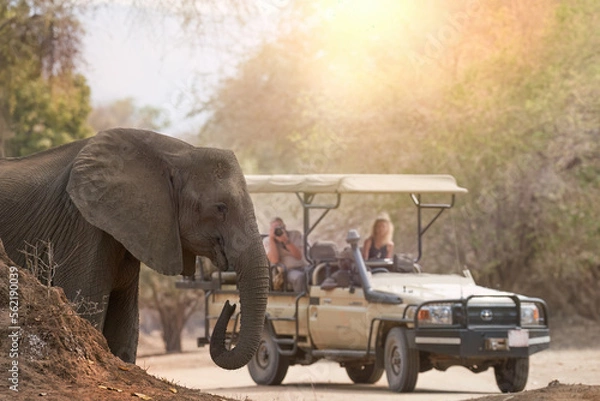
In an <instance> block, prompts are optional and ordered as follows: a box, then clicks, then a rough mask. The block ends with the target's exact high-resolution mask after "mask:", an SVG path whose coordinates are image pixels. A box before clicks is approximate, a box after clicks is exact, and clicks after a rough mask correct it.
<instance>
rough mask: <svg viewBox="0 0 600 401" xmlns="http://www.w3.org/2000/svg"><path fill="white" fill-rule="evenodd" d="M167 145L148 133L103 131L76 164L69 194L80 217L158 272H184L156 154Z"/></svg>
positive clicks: (167, 180) (164, 170) (166, 178)
mask: <svg viewBox="0 0 600 401" xmlns="http://www.w3.org/2000/svg"><path fill="white" fill-rule="evenodd" d="M171 141H176V142H179V141H177V140H175V139H173V138H167V137H164V136H162V135H159V134H156V133H154V132H150V131H138V130H126V129H114V130H108V131H103V132H100V133H99V134H97V135H96V136H95V137H92V138H90V139H89V142H88V143H87V144H86V145H85V146H84V147H83V148H82V149H81V151H80V152H79V154H78V155H77V157H76V158H75V160H74V163H73V168H72V170H71V175H70V178H69V182H68V185H67V192H68V193H69V195H70V197H71V199H72V200H73V202H74V203H75V206H77V208H78V209H79V211H80V212H81V214H82V215H83V217H84V218H85V219H86V220H87V221H88V222H89V223H90V224H92V225H94V226H96V227H98V228H100V229H101V230H103V231H106V232H107V233H109V234H110V235H112V236H113V237H114V238H115V239H116V240H117V241H119V242H120V243H122V244H123V245H124V246H125V248H127V250H128V251H129V252H131V254H133V256H135V257H136V258H137V259H139V260H140V261H142V262H143V263H145V264H146V265H148V266H149V267H151V268H152V269H154V270H156V271H157V272H160V273H163V274H168V275H175V274H180V273H181V272H182V270H183V260H182V257H183V256H182V246H181V240H180V236H179V224H178V216H177V206H176V204H175V200H174V191H173V185H172V181H171V174H170V171H169V168H168V167H167V165H166V163H165V162H164V161H163V159H162V158H161V157H160V154H159V152H168V151H169V149H170V148H169V146H168V145H171V147H172V145H173V143H171Z"/></svg>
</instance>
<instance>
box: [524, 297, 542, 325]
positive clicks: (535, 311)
mask: <svg viewBox="0 0 600 401" xmlns="http://www.w3.org/2000/svg"><path fill="white" fill-rule="evenodd" d="M542 324H544V318H543V316H541V314H540V309H539V308H538V306H537V305H536V304H534V303H532V302H523V303H522V304H521V326H538V325H542Z"/></svg>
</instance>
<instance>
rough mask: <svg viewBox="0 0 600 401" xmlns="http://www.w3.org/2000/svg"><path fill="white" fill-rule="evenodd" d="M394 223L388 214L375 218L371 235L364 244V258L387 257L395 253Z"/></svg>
mask: <svg viewBox="0 0 600 401" xmlns="http://www.w3.org/2000/svg"><path fill="white" fill-rule="evenodd" d="M393 235H394V225H393V224H392V222H391V221H390V219H389V217H387V216H380V217H378V218H377V219H375V222H374V223H373V228H372V229H371V236H370V237H369V238H367V239H366V240H365V243H364V245H363V250H362V254H363V259H365V260H368V259H385V258H391V257H392V255H393V254H394V243H393V242H392V236H393Z"/></svg>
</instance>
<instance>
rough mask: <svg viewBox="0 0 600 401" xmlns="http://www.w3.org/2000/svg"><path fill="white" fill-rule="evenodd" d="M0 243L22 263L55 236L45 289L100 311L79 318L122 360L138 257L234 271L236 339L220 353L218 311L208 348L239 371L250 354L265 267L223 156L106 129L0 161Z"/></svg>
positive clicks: (134, 317) (235, 172)
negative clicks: (207, 263) (201, 260)
mask: <svg viewBox="0 0 600 401" xmlns="http://www.w3.org/2000/svg"><path fill="white" fill-rule="evenodd" d="M0 238H2V240H3V241H4V245H5V247H6V251H7V253H8V255H9V256H10V257H11V258H12V259H13V260H14V261H15V262H16V263H17V264H19V265H21V266H24V265H25V257H24V255H23V253H22V252H21V250H23V249H25V247H26V243H29V244H36V241H39V240H41V241H49V242H50V243H52V244H53V247H54V253H55V261H56V262H57V263H58V267H57V269H56V272H55V275H54V279H53V283H52V284H53V285H56V286H60V287H62V288H63V289H64V291H65V293H66V295H67V297H68V298H69V299H71V300H73V299H75V298H77V299H85V300H87V301H89V302H95V303H97V304H98V305H99V306H100V307H101V310H100V311H99V312H98V313H95V314H93V315H90V316H85V317H86V318H87V319H88V320H90V321H91V322H92V323H94V324H95V325H96V326H97V327H98V328H99V329H100V330H101V331H102V333H103V334H104V336H105V337H106V339H107V341H108V345H109V346H110V349H111V351H112V352H113V353H114V354H115V355H117V356H119V357H120V358H121V359H123V360H124V361H126V362H134V361H135V358H136V349H137V340H138V276H139V266H140V261H142V262H143V263H145V264H146V265H148V266H150V267H151V268H152V269H154V270H156V271H157V272H159V273H162V274H166V275H176V274H184V275H191V274H193V272H194V261H195V255H202V256H206V257H208V258H210V259H211V260H212V261H213V262H214V263H215V265H216V266H217V267H219V268H220V269H226V268H227V267H228V266H233V267H234V268H235V271H236V273H237V276H238V283H239V288H240V303H241V314H242V318H241V333H240V340H239V341H238V344H237V346H236V347H235V348H234V349H232V350H226V349H225V347H224V344H223V342H224V339H225V328H226V325H227V320H228V319H227V317H228V315H227V314H226V315H224V316H223V318H222V319H220V323H219V325H218V327H216V328H215V330H214V333H213V337H214V338H213V342H212V343H211V355H212V356H213V359H214V361H215V363H216V364H217V365H219V366H221V367H222V368H225V369H237V368H240V367H242V366H244V365H245V364H246V363H247V362H248V361H249V360H250V358H252V356H253V354H254V352H255V351H256V348H257V346H258V342H259V339H260V336H261V333H262V328H263V321H264V314H265V308H266V302H267V290H268V269H267V265H268V264H267V258H266V255H265V252H264V248H263V245H262V242H261V238H260V234H259V232H258V227H257V225H256V219H255V215H254V209H253V205H252V201H251V199H250V196H249V195H248V192H247V189H246V183H245V180H244V176H243V174H242V171H241V169H240V167H239V164H238V162H237V160H236V158H235V156H234V154H233V153H232V152H230V151H225V150H219V149H210V148H197V147H193V146H191V145H189V144H187V143H185V142H182V141H180V140H177V139H174V138H170V137H167V136H163V135H159V134H157V133H154V132H150V131H141V130H133V129H114V130H108V131H103V132H100V133H98V134H97V135H96V136H95V137H92V138H88V139H85V140H81V141H77V142H73V143H71V144H68V145H64V146H61V147H58V148H54V149H50V150H48V151H45V152H41V153H38V154H35V155H32V156H29V157H24V158H14V159H1V160H0ZM89 302H88V304H89ZM225 312H231V311H230V310H228V308H224V313H225Z"/></svg>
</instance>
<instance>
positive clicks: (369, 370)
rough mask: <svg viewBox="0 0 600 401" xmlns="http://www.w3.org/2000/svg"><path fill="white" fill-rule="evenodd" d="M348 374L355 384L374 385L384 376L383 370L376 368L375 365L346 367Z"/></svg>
mask: <svg viewBox="0 0 600 401" xmlns="http://www.w3.org/2000/svg"><path fill="white" fill-rule="evenodd" d="M346 373H347V374H348V377H349V378H350V380H352V381H353V382H354V383H357V384H359V383H365V384H373V383H376V382H377V380H379V379H381V376H383V369H382V368H378V367H375V364H374V363H371V364H368V365H353V366H346Z"/></svg>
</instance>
